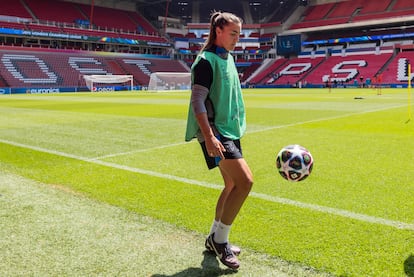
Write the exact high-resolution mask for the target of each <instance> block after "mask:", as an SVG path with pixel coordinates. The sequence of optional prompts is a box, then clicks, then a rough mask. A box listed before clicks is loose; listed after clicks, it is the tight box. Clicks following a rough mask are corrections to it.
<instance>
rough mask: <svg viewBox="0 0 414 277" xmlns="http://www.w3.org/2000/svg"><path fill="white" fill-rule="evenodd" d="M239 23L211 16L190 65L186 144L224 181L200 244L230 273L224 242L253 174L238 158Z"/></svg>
mask: <svg viewBox="0 0 414 277" xmlns="http://www.w3.org/2000/svg"><path fill="white" fill-rule="evenodd" d="M241 25H242V20H241V19H240V18H239V17H237V16H236V15H234V14H232V13H227V12H214V13H213V14H212V15H211V19H210V33H209V36H208V39H207V41H206V43H205V45H204V47H203V49H201V51H200V54H199V55H198V56H197V58H196V60H195V61H194V63H193V65H192V67H191V73H192V74H191V76H192V89H191V90H192V92H191V101H190V107H189V113H188V120H187V130H186V137H185V139H186V141H190V140H192V139H193V138H198V141H199V142H200V145H201V149H202V151H203V154H204V158H205V160H206V163H207V166H208V168H209V169H212V168H214V167H216V166H218V168H219V169H220V173H221V175H222V177H223V180H224V189H223V191H222V192H221V194H220V197H219V199H218V201H217V205H216V211H215V219H214V221H213V225H212V227H211V230H210V234H209V236H208V237H207V239H206V243H205V246H206V248H207V249H208V250H210V251H214V252H215V253H216V255H217V257H219V259H220V261H221V262H222V263H223V264H224V265H226V266H228V267H230V268H233V269H237V268H238V267H239V266H240V263H239V261H238V258H237V257H236V255H238V253H240V249H239V248H238V247H235V246H232V245H231V244H230V243H229V233H230V228H231V225H232V223H233V221H234V219H235V218H236V216H237V214H238V213H239V211H240V208H241V207H242V205H243V203H244V201H245V199H246V197H247V196H248V194H249V192H250V190H251V188H252V185H253V176H252V172H251V171H250V168H249V166H248V165H247V163H246V161H245V160H244V158H243V155H242V148H241V145H240V138H241V137H242V136H243V134H244V132H245V129H246V116H245V108H244V102H243V97H242V92H241V87H240V81H239V77H238V72H237V69H236V66H235V63H234V59H233V56H232V55H231V54H230V53H229V51H231V50H233V49H234V47H235V46H236V43H237V42H238V40H239V36H240V32H241Z"/></svg>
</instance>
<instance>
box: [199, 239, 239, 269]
mask: <svg viewBox="0 0 414 277" xmlns="http://www.w3.org/2000/svg"><path fill="white" fill-rule="evenodd" d="M207 240H208V244H209V245H210V246H211V248H212V249H213V250H214V253H216V256H217V257H218V258H219V260H220V262H221V263H222V264H224V265H225V266H227V267H230V268H231V269H238V268H239V266H240V263H239V260H238V259H237V257H236V255H235V254H234V253H233V251H231V247H230V243H228V242H226V243H216V242H215V241H214V234H211V235H210V236H208V238H207ZM206 246H207V243H206Z"/></svg>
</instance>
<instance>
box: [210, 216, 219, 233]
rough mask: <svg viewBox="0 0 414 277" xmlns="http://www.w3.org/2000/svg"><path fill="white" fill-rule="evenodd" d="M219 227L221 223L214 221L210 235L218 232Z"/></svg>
mask: <svg viewBox="0 0 414 277" xmlns="http://www.w3.org/2000/svg"><path fill="white" fill-rule="evenodd" d="M218 225H219V221H217V220H215V219H214V221H213V224H212V225H211V229H210V234H208V235H211V234H213V233H214V232H216V230H217V226H218Z"/></svg>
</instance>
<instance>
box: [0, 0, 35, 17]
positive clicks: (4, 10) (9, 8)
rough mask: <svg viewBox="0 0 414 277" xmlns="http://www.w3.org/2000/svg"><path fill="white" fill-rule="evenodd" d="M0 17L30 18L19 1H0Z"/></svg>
mask: <svg viewBox="0 0 414 277" xmlns="http://www.w3.org/2000/svg"><path fill="white" fill-rule="evenodd" d="M0 7H1V9H0V15H8V16H17V17H21V18H32V16H31V15H30V13H29V12H28V11H27V10H26V9H25V8H24V6H23V5H22V3H21V2H20V1H10V0H0Z"/></svg>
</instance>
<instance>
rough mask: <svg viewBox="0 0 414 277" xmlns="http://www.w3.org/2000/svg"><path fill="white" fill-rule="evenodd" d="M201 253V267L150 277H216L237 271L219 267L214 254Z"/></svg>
mask: <svg viewBox="0 0 414 277" xmlns="http://www.w3.org/2000/svg"><path fill="white" fill-rule="evenodd" d="M203 255H204V258H203V261H202V262H201V267H190V268H187V269H186V270H183V271H180V272H177V273H175V274H172V275H164V274H154V275H152V276H151V277H201V276H208V277H218V276H223V275H230V274H234V273H237V270H233V269H230V268H226V269H222V268H220V266H219V262H218V260H217V259H216V256H215V255H214V254H211V253H209V252H208V251H204V252H203Z"/></svg>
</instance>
